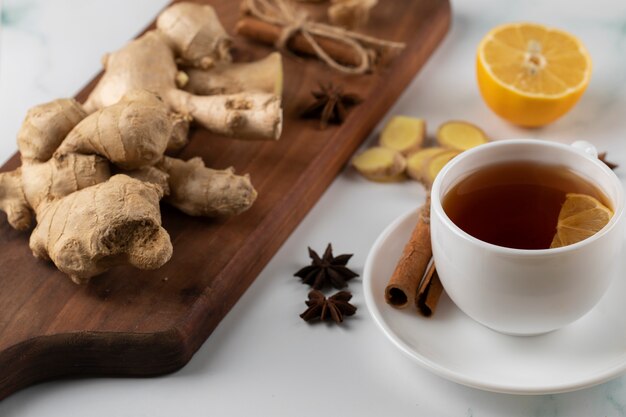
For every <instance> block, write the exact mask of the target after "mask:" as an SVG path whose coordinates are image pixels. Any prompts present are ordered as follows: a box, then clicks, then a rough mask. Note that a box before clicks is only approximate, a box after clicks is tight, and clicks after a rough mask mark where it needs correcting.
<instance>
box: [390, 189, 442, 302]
mask: <svg viewBox="0 0 626 417" xmlns="http://www.w3.org/2000/svg"><path fill="white" fill-rule="evenodd" d="M432 256H433V251H432V247H431V245H430V196H429V197H428V198H427V199H426V203H424V205H423V206H422V209H421V211H420V216H419V219H418V221H417V225H416V226H415V228H414V229H413V232H412V233H411V238H410V239H409V241H408V242H407V244H406V245H405V246H404V250H403V252H402V256H401V257H400V260H399V261H398V264H397V265H396V269H395V270H394V272H393V275H392V276H391V278H390V279H389V284H388V285H387V287H386V288H385V301H387V303H388V304H390V305H391V306H393V307H396V308H405V307H407V306H409V305H413V306H414V305H417V292H418V287H419V285H420V282H421V281H422V277H423V276H424V273H425V272H426V268H427V267H428V263H429V262H430V258H432Z"/></svg>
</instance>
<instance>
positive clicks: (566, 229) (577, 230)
mask: <svg viewBox="0 0 626 417" xmlns="http://www.w3.org/2000/svg"><path fill="white" fill-rule="evenodd" d="M611 217H613V212H612V211H611V209H609V208H608V207H606V206H605V205H604V204H602V203H601V202H599V201H598V200H597V199H595V198H593V197H591V196H588V195H585V194H575V193H569V194H567V195H566V197H565V203H563V206H562V207H561V211H560V213H559V222H558V224H557V227H556V234H555V235H554V239H553V240H552V244H551V245H550V247H551V248H559V247H561V246H567V245H572V244H574V243H576V242H580V241H581V240H585V239H587V238H588V237H591V236H593V235H595V234H596V233H597V232H599V231H600V230H601V229H602V228H603V227H604V226H606V225H607V223H608V222H609V220H611Z"/></svg>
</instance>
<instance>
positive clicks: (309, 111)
mask: <svg viewBox="0 0 626 417" xmlns="http://www.w3.org/2000/svg"><path fill="white" fill-rule="evenodd" d="M311 94H312V95H313V97H314V98H315V101H314V102H313V103H312V104H311V105H310V106H309V107H307V108H306V109H305V110H304V111H303V112H302V117H305V118H313V119H320V129H326V127H327V126H328V124H329V123H333V124H337V125H340V124H342V123H343V121H344V120H346V117H347V116H348V108H350V107H352V106H355V105H357V104H359V103H360V102H361V101H362V100H361V98H360V97H359V96H357V95H356V94H349V93H344V92H343V88H342V87H341V86H336V85H334V84H333V83H331V82H329V83H326V84H323V83H320V84H319V89H318V90H314V91H312V92H311Z"/></svg>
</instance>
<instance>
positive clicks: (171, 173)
mask: <svg viewBox="0 0 626 417" xmlns="http://www.w3.org/2000/svg"><path fill="white" fill-rule="evenodd" d="M159 168H160V169H162V170H163V171H164V172H166V173H167V174H168V183H169V188H170V194H169V195H168V196H167V197H166V201H167V202H168V203H169V204H171V205H173V206H174V207H176V208H177V209H179V210H180V211H182V212H183V213H186V214H188V215H190V216H210V217H223V216H233V215H236V214H239V213H241V212H243V211H245V210H247V209H248V208H249V207H250V206H251V205H252V203H254V200H255V199H256V196H257V193H256V191H255V189H254V188H253V187H252V184H251V183H250V177H249V176H248V175H244V176H239V175H235V174H234V171H233V169H232V168H228V169H225V170H223V171H219V170H215V169H211V168H207V167H206V166H205V165H204V162H202V159H200V158H198V157H196V158H192V159H190V160H189V161H183V160H180V159H176V158H169V157H165V158H164V159H163V161H162V163H161V164H160V165H159Z"/></svg>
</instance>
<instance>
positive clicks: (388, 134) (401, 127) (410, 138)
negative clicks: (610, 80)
mask: <svg viewBox="0 0 626 417" xmlns="http://www.w3.org/2000/svg"><path fill="white" fill-rule="evenodd" d="M425 136H426V122H425V121H424V120H423V119H418V118H415V117H409V116H395V117H393V118H392V119H391V120H389V122H387V124H386V125H385V128H384V129H383V131H382V133H381V134H380V146H383V147H385V148H389V149H394V150H396V151H398V152H401V153H402V154H403V155H409V154H410V153H412V152H415V151H417V150H419V149H420V148H421V147H422V144H423V143H424V137H425Z"/></svg>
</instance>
